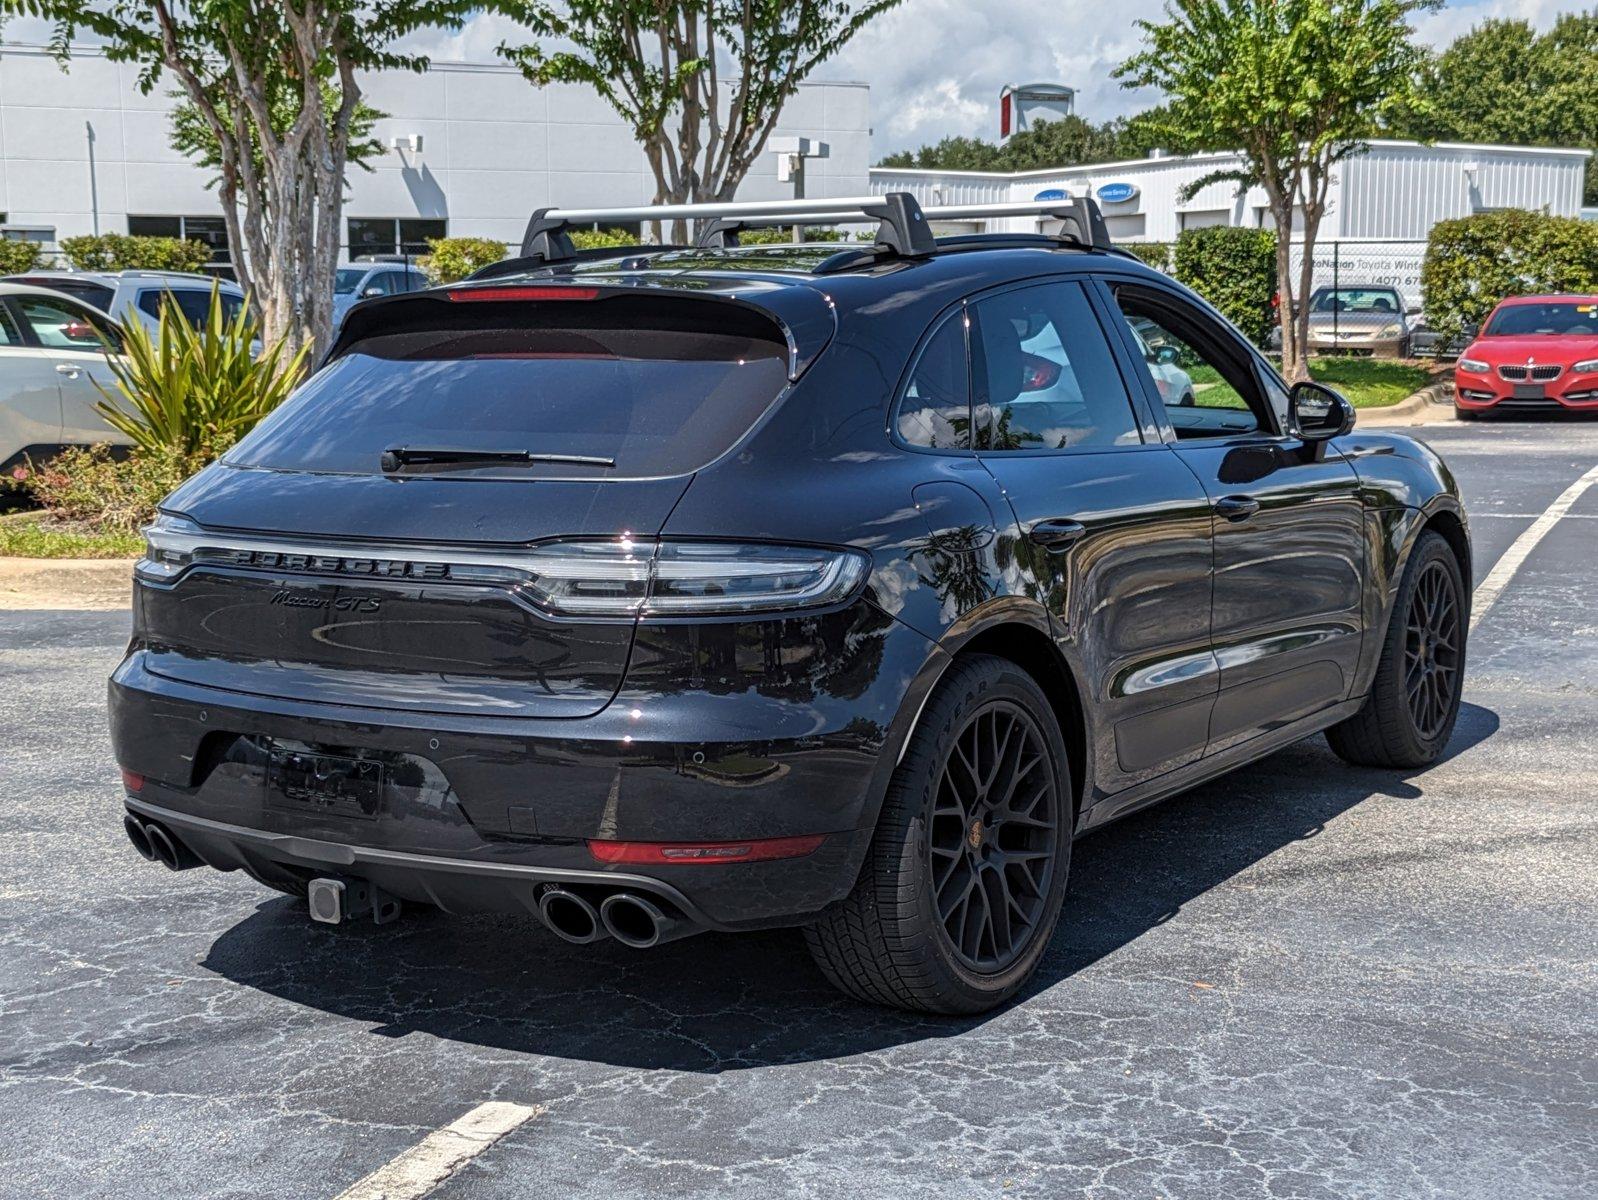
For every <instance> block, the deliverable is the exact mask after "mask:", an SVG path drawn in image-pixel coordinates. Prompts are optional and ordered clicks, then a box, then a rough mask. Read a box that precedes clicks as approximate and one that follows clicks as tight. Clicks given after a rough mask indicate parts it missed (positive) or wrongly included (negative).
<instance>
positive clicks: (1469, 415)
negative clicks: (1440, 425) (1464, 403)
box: [1454, 404, 1481, 421]
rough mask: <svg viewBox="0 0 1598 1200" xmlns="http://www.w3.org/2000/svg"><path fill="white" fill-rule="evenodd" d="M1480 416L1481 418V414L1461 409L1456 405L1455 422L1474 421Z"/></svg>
mask: <svg viewBox="0 0 1598 1200" xmlns="http://www.w3.org/2000/svg"><path fill="white" fill-rule="evenodd" d="M1479 416H1481V414H1480V413H1477V412H1471V411H1469V410H1468V409H1463V408H1460V407H1459V405H1457V404H1456V405H1454V420H1456V421H1474V420H1475V419H1476V418H1477V417H1479Z"/></svg>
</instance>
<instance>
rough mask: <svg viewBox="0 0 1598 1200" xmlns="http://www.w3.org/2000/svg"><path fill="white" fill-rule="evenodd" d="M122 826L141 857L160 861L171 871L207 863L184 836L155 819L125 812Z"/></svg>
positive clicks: (184, 869) (185, 869) (183, 869)
mask: <svg viewBox="0 0 1598 1200" xmlns="http://www.w3.org/2000/svg"><path fill="white" fill-rule="evenodd" d="M122 828H123V830H124V831H125V832H126V833H127V835H128V841H130V842H132V843H133V848H134V849H135V850H137V851H138V852H139V854H140V856H141V857H143V858H147V859H149V860H150V861H151V862H158V863H160V864H161V865H162V866H163V867H165V868H166V869H167V870H169V871H187V870H190V869H191V868H194V867H200V866H204V865H205V864H204V862H203V861H202V860H201V858H200V856H199V855H198V854H196V853H195V852H194V851H193V850H190V849H189V848H188V847H187V846H185V845H184V844H183V839H182V838H180V837H178V836H177V835H176V834H174V833H172V832H171V831H170V830H168V829H165V828H163V827H162V826H160V825H158V824H156V823H155V822H154V821H141V820H139V818H138V817H136V816H134V815H133V814H132V813H124V814H123V815H122Z"/></svg>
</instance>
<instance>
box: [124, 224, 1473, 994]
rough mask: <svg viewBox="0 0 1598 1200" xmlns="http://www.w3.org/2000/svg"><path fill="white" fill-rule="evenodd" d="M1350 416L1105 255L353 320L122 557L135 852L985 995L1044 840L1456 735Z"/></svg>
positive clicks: (482, 286)
mask: <svg viewBox="0 0 1598 1200" xmlns="http://www.w3.org/2000/svg"><path fill="white" fill-rule="evenodd" d="M1095 243H1097V244H1095ZM1352 425H1353V411H1352V409H1350V408H1349V407H1348V405H1347V402H1346V401H1344V400H1343V399H1342V398H1341V397H1338V396H1336V395H1335V394H1332V393H1330V392H1328V391H1326V390H1325V389H1322V388H1318V387H1316V386H1314V385H1300V386H1299V387H1298V388H1296V389H1289V388H1288V387H1286V386H1284V384H1283V383H1282V382H1281V380H1280V379H1279V378H1278V377H1277V375H1276V374H1275V373H1274V372H1273V370H1272V369H1271V367H1270V365H1269V364H1268V363H1267V362H1266V360H1265V359H1264V358H1262V357H1261V356H1260V354H1259V353H1257V352H1256V351H1255V350H1254V349H1253V348H1252V347H1251V346H1250V345H1249V344H1248V343H1247V342H1246V341H1245V340H1244V339H1243V338H1242V337H1241V336H1240V335H1239V334H1238V333H1237V332H1236V331H1235V330H1234V329H1233V328H1232V327H1231V326H1230V325H1229V324H1227V323H1226V322H1225V321H1224V320H1223V319H1221V318H1220V317H1219V316H1217V314H1216V313H1215V312H1214V311H1213V310H1212V309H1210V308H1209V307H1208V306H1207V305H1205V304H1204V303H1203V302H1202V301H1200V300H1198V299H1197V298H1196V297H1195V296H1194V295H1193V294H1191V293H1190V292H1188V291H1186V290H1185V289H1183V288H1182V287H1180V286H1179V285H1177V284H1175V283H1174V282H1172V281H1171V280H1170V279H1168V278H1166V277H1164V276H1163V275H1160V274H1158V273H1156V272H1154V271H1152V270H1149V269H1147V268H1145V267H1144V266H1142V265H1140V264H1139V263H1138V262H1137V261H1135V260H1134V259H1132V258H1131V257H1130V256H1125V255H1123V254H1121V253H1120V252H1117V251H1115V250H1113V249H1111V248H1108V247H1106V246H1105V245H1104V244H1103V242H1102V240H1101V239H1083V240H1079V241H1073V240H1071V239H1059V240H1057V239H1051V238H1047V237H1043V236H1041V235H1014V236H1010V235H1004V236H989V237H965V238H957V239H946V240H943V241H940V242H938V243H936V244H935V245H934V246H932V247H931V248H929V247H928V246H926V245H923V246H922V247H921V249H920V250H919V252H914V253H904V252H901V251H899V250H895V249H894V248H893V247H891V246H888V247H878V248H874V249H873V248H869V247H868V248H863V249H843V250H840V249H839V248H838V247H837V246H836V245H809V246H792V247H763V248H747V247H746V248H742V249H739V248H737V247H735V246H734V247H726V248H720V249H687V250H678V251H668V252H663V253H653V254H642V253H623V254H622V255H620V256H619V257H612V258H609V259H604V260H590V261H580V262H565V263H560V262H556V263H554V264H544V265H540V263H539V262H537V261H534V260H530V261H526V262H523V263H521V264H515V263H513V264H511V268H510V269H509V270H508V271H502V272H501V273H500V274H498V275H497V276H496V277H494V278H488V279H481V280H475V281H469V282H467V283H465V284H462V285H457V286H454V287H451V288H445V289H439V290H433V291H428V292H421V293H414V294H410V295H404V296H399V297H395V298H392V299H388V300H382V301H374V302H371V303H369V304H365V305H362V306H360V307H359V308H357V309H356V310H355V311H354V312H353V313H352V315H351V316H350V318H349V320H348V323H347V324H346V325H345V327H344V329H343V331H342V333H341V336H340V339H339V341H338V343H337V345H336V346H335V347H334V349H333V351H332V353H331V354H330V356H329V358H328V361H327V362H326V363H325V364H324V365H323V366H322V368H321V369H320V370H319V371H318V372H317V373H316V375H315V376H314V377H313V378H311V379H310V380H309V381H308V382H306V383H305V384H304V385H303V386H302V387H301V388H300V389H299V391H298V392H297V393H296V394H295V395H294V397H293V398H292V399H290V400H289V401H288V402H287V403H286V404H285V405H283V407H282V408H281V409H279V410H278V411H277V412H276V413H274V414H273V415H272V416H271V417H270V418H268V419H267V420H266V421H265V422H263V423H262V424H261V426H260V427H259V428H257V429H256V430H255V431H254V432H253V433H252V434H251V435H250V436H248V437H247V438H245V439H244V440H243V441H242V442H241V443H240V444H239V445H238V446H237V447H235V448H234V449H233V450H232V451H231V452H229V453H228V454H227V455H226V456H225V458H224V459H223V461H221V462H220V463H218V464H216V465H214V466H212V467H210V468H208V469H207V470H205V471H204V472H202V473H201V474H200V475H198V476H196V477H195V478H193V479H191V480H190V481H189V482H188V483H186V484H185V485H183V486H182V487H181V488H179V489H178V491H177V492H175V493H174V494H173V495H172V496H171V497H170V498H169V499H168V500H167V501H166V502H165V504H164V505H163V506H162V514H161V516H160V517H159V519H158V520H157V521H156V522H155V524H154V525H153V526H152V527H151V528H150V529H149V531H148V543H149V544H148V549H147V551H146V553H145V556H144V558H143V559H142V560H141V561H140V563H139V564H138V566H137V569H136V585H135V598H134V632H133V637H132V641H131V644H130V645H129V647H128V652H127V655H126V657H125V659H124V660H123V661H122V663H121V665H120V666H119V667H118V668H117V670H116V672H115V674H114V676H113V678H112V680H111V685H110V714H111V726H112V732H113V735H114V743H115V749H116V755H117V759H118V761H119V763H120V765H121V768H122V774H123V781H124V786H125V791H126V825H127V828H128V832H129V835H130V837H131V838H132V840H133V842H134V844H135V845H136V846H137V847H138V848H139V849H140V850H141V851H142V852H144V853H146V854H147V855H149V856H152V857H156V858H159V859H161V860H163V861H165V862H166V863H167V865H169V866H174V867H178V868H182V867H188V866H197V865H201V864H205V865H209V866H211V867H215V868H218V869H220V870H224V871H231V870H235V869H242V870H244V871H246V872H247V873H249V874H250V875H252V876H254V877H255V878H256V879H258V880H260V881H261V882H262V883H265V884H267V885H269V886H271V887H275V888H279V889H281V890H283V891H285V892H290V893H294V894H298V895H301V896H308V898H309V901H310V905H311V915H312V916H313V917H315V918H317V919H320V920H329V921H337V920H340V919H348V918H350V917H354V916H362V915H370V916H372V917H375V918H376V919H377V920H379V921H383V920H386V919H389V918H391V917H393V916H394V915H396V914H397V913H398V911H399V908H400V905H401V903H402V902H403V903H418V904H430V905H436V906H439V907H441V908H444V909H447V910H450V911H466V910H480V909H497V910H512V911H516V910H521V911H527V912H531V913H536V914H538V915H539V916H540V917H541V918H542V920H543V921H544V922H545V924H546V925H548V926H549V927H550V929H552V930H553V931H554V932H555V933H557V934H559V935H560V936H561V937H563V938H565V939H566V940H567V941H570V942H578V943H582V942H589V941H595V940H598V939H600V938H603V937H606V936H614V937H616V938H617V939H619V940H621V941H623V942H625V943H627V944H629V945H633V946H639V947H644V946H650V945H654V944H657V943H659V942H662V941H666V940H669V939H672V938H675V937H680V936H683V935H686V934H690V933H695V932H698V931H701V930H707V929H715V930H741V929H752V928H759V927H767V926H800V927H802V928H803V930H804V936H805V937H806V939H807V941H808V943H809V945H810V948H811V950H812V952H813V953H814V956H815V959H816V961H817V963H819V964H820V967H821V969H822V970H823V971H824V972H825V973H826V974H827V975H828V977H829V978H831V979H832V980H833V981H834V982H835V983H837V984H838V985H839V986H840V987H842V988H844V989H845V990H846V991H848V992H850V993H853V994H854V995H855V996H858V997H860V998H862V999H866V1000H870V1001H877V1002H881V1003H885V1004H891V1005H900V1006H904V1007H907V1008H916V1009H923V1010H929V1011H935V1012H973V1011H978V1010H981V1009H984V1008H987V1007H990V1006H992V1005H994V1004H996V1003H999V1002H1000V1001H1002V1000H1004V999H1005V998H1007V997H1009V996H1010V995H1012V994H1013V993H1014V992H1015V991H1016V990H1017V989H1018V988H1020V987H1021V986H1022V984H1023V983H1024V982H1025V980H1026V979H1027V977H1028V975H1029V974H1030V973H1031V971H1032V970H1033V967H1034V966H1035V964H1036V962H1037V961H1038V958H1039V956H1040V955H1041V954H1042V952H1043V950H1044V948H1045V945H1046V943H1047V942H1048V940H1049V936H1050V932H1051V930H1052V928H1053V926H1054V924H1055V921H1056V918H1057V916H1058V914H1059V912H1060V908H1061V901H1062V898H1063V895H1064V892H1065V888H1066V880H1067V872H1068V868H1069V865H1070V857H1071V846H1072V841H1073V839H1074V838H1075V837H1077V836H1079V835H1081V834H1083V833H1084V832H1086V831H1088V830H1090V829H1093V828H1095V827H1098V826H1102V825H1104V824H1105V823H1106V822H1109V821H1112V820H1114V819H1115V818H1117V817H1120V816H1123V815H1125V814H1127V813H1129V812H1132V811H1134V810H1136V809H1139V808H1142V807H1144V806H1145V805H1148V804H1152V803H1154V802H1155V801H1158V800H1160V799H1163V798H1165V797H1168V796H1170V795H1172V794H1173V793H1176V792H1179V791H1181V790H1183V789H1185V788H1188V787H1190V786H1192V785H1193V784H1195V783H1198V782H1199V781H1202V780H1205V779H1208V778H1210V777H1212V776H1215V775H1218V774H1220V773H1222V772H1225V771H1229V770H1231V769H1233V768H1235V767H1238V766H1240V765H1242V764H1244V763H1247V762H1249V761H1251V760H1254V759H1257V758H1259V757H1260V756H1261V755H1264V754H1268V753H1270V752H1271V751H1273V750H1276V749H1278V748H1280V747H1282V746H1284V745H1286V744H1287V743H1289V742H1292V741H1294V740H1295V739H1299V738H1303V737H1305V736H1306V735H1309V734H1313V733H1316V732H1319V731H1322V730H1324V731H1325V732H1326V734H1327V736H1328V738H1329V739H1330V741H1331V744H1332V746H1333V748H1334V749H1335V750H1336V751H1337V752H1338V753H1339V754H1340V755H1341V756H1342V757H1343V758H1345V759H1348V760H1350V761H1352V762H1356V763H1363V764H1373V765H1385V766H1402V767H1413V766H1417V765H1420V764H1424V763H1426V762H1428V761H1430V760H1432V759H1433V758H1435V757H1436V756H1437V755H1438V754H1439V752H1440V751H1441V750H1442V748H1443V746H1444V744H1445V743H1446V742H1447V741H1448V738H1449V735H1450V732H1451V730H1452V728H1453V725H1454V721H1455V717H1456V714H1457V710H1458V706H1459V696H1460V686H1461V680H1462V674H1463V670H1464V662H1465V635H1466V629H1467V624H1468V620H1467V616H1468V613H1467V610H1468V604H1469V595H1470V591H1469V586H1468V582H1469V572H1470V565H1469V564H1470V556H1469V546H1468V535H1467V531H1466V523H1465V514H1464V511H1463V509H1462V507H1461V504H1460V501H1459V496H1458V492H1457V490H1456V488H1455V485H1454V482H1453V480H1452V478H1451V477H1450V475H1449V472H1448V470H1447V469H1446V467H1445V466H1444V465H1443V463H1442V462H1441V461H1439V459H1438V458H1437V457H1436V455H1434V454H1433V453H1432V452H1431V451H1430V450H1428V449H1427V448H1426V447H1424V446H1422V445H1420V444H1418V443H1416V442H1414V441H1412V440H1410V439H1408V438H1405V437H1402V436H1396V435H1393V434H1366V433H1356V432H1352Z"/></svg>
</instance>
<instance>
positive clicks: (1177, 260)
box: [1172, 225, 1276, 345]
mask: <svg viewBox="0 0 1598 1200" xmlns="http://www.w3.org/2000/svg"><path fill="white" fill-rule="evenodd" d="M1172 258H1173V262H1174V266H1175V269H1176V277H1177V279H1179V280H1180V281H1181V282H1183V283H1185V284H1187V286H1188V287H1190V288H1192V289H1193V290H1194V291H1195V292H1197V293H1198V294H1199V295H1201V296H1203V297H1204V299H1206V300H1208V301H1209V302H1210V303H1211V304H1213V305H1214V306H1215V307H1216V308H1217V309H1219V310H1220V312H1221V313H1222V315H1224V316H1225V317H1226V318H1227V319H1228V320H1229V321H1231V322H1232V324H1234V325H1236V326H1237V327H1238V328H1239V329H1240V330H1242V331H1243V334H1244V335H1245V336H1246V337H1248V338H1249V340H1250V341H1252V342H1254V343H1255V344H1256V345H1263V344H1264V343H1265V339H1266V338H1267V337H1268V336H1269V335H1270V331H1271V324H1272V320H1273V317H1272V312H1271V297H1272V296H1274V295H1275V294H1276V234H1275V233H1274V232H1272V231H1271V230H1269V229H1244V228H1242V227H1240V226H1235V225H1213V226H1208V227H1206V228H1204V229H1184V230H1183V231H1182V232H1181V233H1180V234H1179V235H1178V236H1177V239H1176V252H1175V254H1174V255H1173V256H1172Z"/></svg>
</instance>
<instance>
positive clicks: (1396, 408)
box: [1356, 381, 1454, 427]
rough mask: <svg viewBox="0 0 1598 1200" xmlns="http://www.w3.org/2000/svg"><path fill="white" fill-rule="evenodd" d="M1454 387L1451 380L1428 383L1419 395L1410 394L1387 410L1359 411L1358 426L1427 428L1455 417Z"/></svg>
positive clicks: (1368, 409)
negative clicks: (1436, 421) (1427, 424)
mask: <svg viewBox="0 0 1598 1200" xmlns="http://www.w3.org/2000/svg"><path fill="white" fill-rule="evenodd" d="M1453 400H1454V385H1453V383H1452V382H1451V381H1445V382H1442V383H1429V384H1427V385H1426V386H1425V387H1423V388H1421V389H1420V390H1419V391H1418V392H1411V393H1410V394H1409V395H1407V396H1405V397H1404V398H1403V399H1402V400H1400V401H1399V402H1398V403H1397V404H1389V405H1387V406H1386V407H1385V408H1366V409H1361V410H1360V411H1359V415H1358V418H1357V420H1356V427H1357V426H1359V425H1365V426H1367V427H1368V426H1372V425H1425V424H1426V423H1427V422H1429V421H1434V420H1441V419H1443V418H1444V417H1445V416H1446V417H1448V418H1452V417H1453V415H1454V404H1453Z"/></svg>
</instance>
